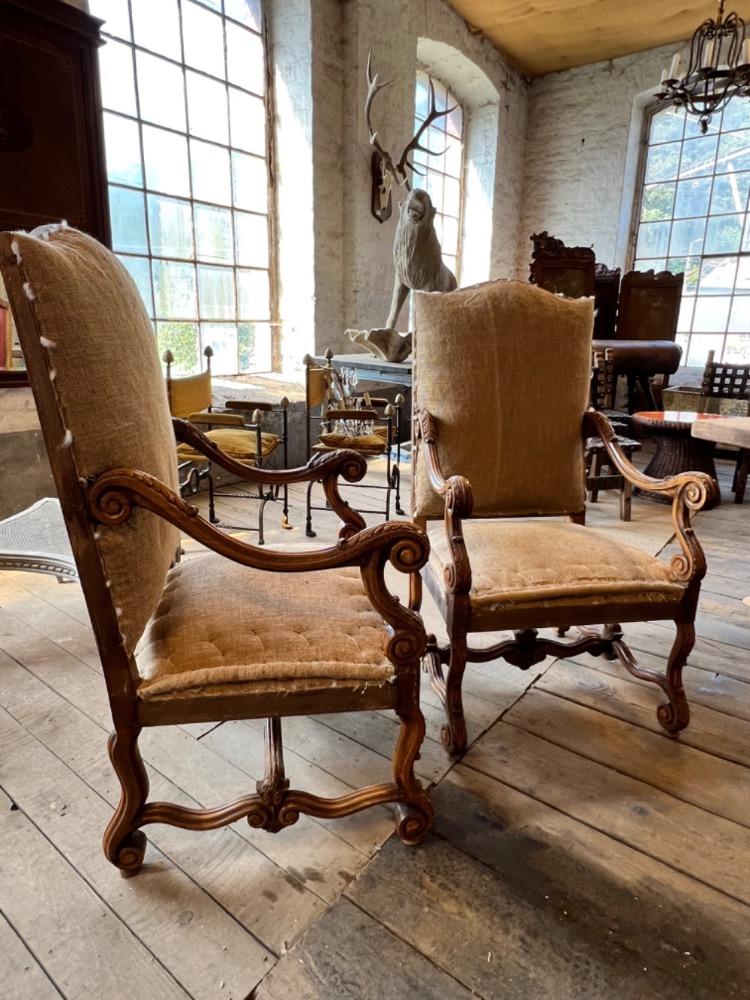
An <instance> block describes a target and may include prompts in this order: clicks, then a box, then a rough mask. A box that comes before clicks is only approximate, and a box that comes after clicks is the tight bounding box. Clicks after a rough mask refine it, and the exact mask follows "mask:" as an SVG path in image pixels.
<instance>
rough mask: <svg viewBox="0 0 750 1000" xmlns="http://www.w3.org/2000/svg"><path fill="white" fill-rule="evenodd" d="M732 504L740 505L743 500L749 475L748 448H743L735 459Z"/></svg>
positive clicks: (749, 454) (749, 459)
mask: <svg viewBox="0 0 750 1000" xmlns="http://www.w3.org/2000/svg"><path fill="white" fill-rule="evenodd" d="M734 475H735V486H734V502H735V503H742V502H743V501H744V499H745V488H746V486H747V477H748V475H750V448H743V449H742V451H741V452H740V454H739V457H738V459H737V468H736V470H735V474H734Z"/></svg>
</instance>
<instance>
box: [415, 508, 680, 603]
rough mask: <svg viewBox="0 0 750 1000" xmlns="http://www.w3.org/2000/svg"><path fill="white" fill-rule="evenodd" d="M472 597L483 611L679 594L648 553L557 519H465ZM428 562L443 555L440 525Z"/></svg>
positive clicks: (438, 561)
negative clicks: (513, 520) (512, 520)
mask: <svg viewBox="0 0 750 1000" xmlns="http://www.w3.org/2000/svg"><path fill="white" fill-rule="evenodd" d="M463 533H464V538H465V540H466V548H467V551H468V554H469V561H470V562H471V569H472V587H471V602H472V605H473V606H477V607H481V608H482V610H484V611H493V610H494V611H506V610H512V609H513V608H524V609H527V608H531V607H551V606H555V607H557V606H558V605H565V606H580V605H581V604H582V603H583V604H592V603H606V604H608V605H611V604H613V603H617V602H619V601H622V602H632V601H654V602H664V601H674V600H679V599H680V597H682V595H683V593H684V589H683V587H682V585H681V584H679V583H675V582H673V581H672V580H671V579H670V576H669V567H668V566H666V565H665V564H664V563H661V562H660V561H659V560H658V559H656V558H655V557H654V556H651V555H649V554H648V553H647V552H642V551H641V550H639V549H635V548H632V547H631V546H629V545H621V544H619V543H618V542H613V541H611V540H610V539H609V538H607V537H605V536H604V535H600V534H599V533H598V532H597V531H594V530H593V529H591V528H586V527H583V526H582V525H578V524H569V523H566V522H560V521H523V522H518V521H516V522H511V521H502V522H498V521H479V520H475V521H464V522H463ZM430 542H431V557H430V568H431V570H432V571H433V572H437V573H439V574H440V575H439V579H441V580H442V572H443V567H444V566H445V565H446V563H447V562H448V561H449V558H450V557H449V550H448V543H447V541H446V538H445V530H444V529H443V530H441V531H439V532H438V531H437V530H434V531H432V532H431V533H430Z"/></svg>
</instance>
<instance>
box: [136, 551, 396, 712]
mask: <svg viewBox="0 0 750 1000" xmlns="http://www.w3.org/2000/svg"><path fill="white" fill-rule="evenodd" d="M387 641H388V630H387V628H386V626H385V624H384V623H383V620H382V618H381V617H380V615H379V614H378V613H377V612H376V611H374V610H373V607H372V604H371V603H370V601H369V600H368V598H367V595H366V593H365V590H364V587H363V585H362V578H361V575H360V572H359V570H358V569H357V568H356V567H344V568H342V569H337V570H325V571H318V572H314V573H266V572H261V571H259V570H253V569H248V568H247V567H245V566H240V565H238V564H237V563H234V562H230V561H229V560H227V559H225V558H223V557H222V556H218V555H215V554H214V553H208V554H206V555H200V556H197V557H195V558H193V559H190V560H187V561H183V562H181V563H179V564H178V565H177V566H175V567H174V568H173V569H172V570H171V571H170V573H169V578H168V581H167V585H166V588H165V590H164V594H163V597H162V599H161V601H160V602H159V606H158V607H157V609H156V612H155V614H154V617H153V619H152V620H151V621H150V622H149V624H148V627H147V628H146V631H145V633H144V634H143V637H142V638H141V641H140V643H139V645H138V650H137V652H136V662H137V665H138V672H139V674H140V675H141V677H142V678H143V680H142V682H141V684H140V685H139V688H138V694H139V697H140V698H143V699H146V698H150V697H153V696H156V695H162V694H165V693H170V692H178V691H186V690H193V689H198V688H205V687H213V686H214V685H226V684H237V685H240V684H246V683H248V682H257V683H263V684H265V685H267V684H268V683H269V682H285V683H286V688H285V689H286V690H292V689H294V690H299V689H300V687H302V686H304V685H305V684H306V683H308V682H309V683H310V684H313V685H317V683H318V682H319V681H320V680H322V679H328V680H329V681H331V682H334V681H336V680H337V679H347V680H351V679H356V680H361V681H362V682H373V683H383V682H384V681H385V680H387V679H388V678H390V677H391V676H392V674H393V667H392V665H391V663H390V661H389V660H388V659H387V658H386V656H385V653H384V650H385V645H386V643H387Z"/></svg>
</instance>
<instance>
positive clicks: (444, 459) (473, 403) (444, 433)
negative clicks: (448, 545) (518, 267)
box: [414, 281, 594, 517]
mask: <svg viewBox="0 0 750 1000" xmlns="http://www.w3.org/2000/svg"><path fill="white" fill-rule="evenodd" d="M593 322H594V303H593V299H591V298H586V299H564V298H562V297H560V296H557V295H553V294H552V293H550V292H547V291H544V290H543V289H541V288H537V287H535V286H534V285H531V284H526V283H524V282H520V281H491V282H487V283H486V284H482V285H475V286H473V287H472V288H463V289H459V290H458V291H455V292H448V293H440V292H420V293H418V294H417V296H416V330H417V332H416V338H415V339H416V351H415V357H416V369H415V370H416V386H415V395H416V405H417V406H418V407H423V408H424V409H426V410H428V411H429V412H430V413H431V414H432V416H433V417H434V419H435V422H436V428H437V441H438V453H439V456H440V461H441V463H442V467H443V472H444V473H445V475H446V477H447V476H451V475H463V476H466V478H467V479H468V480H469V481H470V483H471V485H472V489H473V494H474V513H475V514H477V515H480V516H493V515H497V516H512V515H526V514H529V515H530V514H539V515H545V514H546V515H553V514H565V513H575V512H579V511H581V510H583V507H584V499H585V496H584V473H583V443H582V438H581V427H582V418H583V414H584V412H585V410H586V407H587V404H588V394H589V380H590V374H591V334H592V329H593ZM414 490H415V514H416V515H417V516H418V517H439V516H442V514H443V510H444V504H443V500H442V498H441V497H439V496H437V495H436V494H435V493H434V491H433V490H432V488H431V487H430V484H429V481H428V478H427V474H426V470H425V466H424V462H423V460H422V458H421V457H420V456H419V455H418V456H417V460H416V468H415V484H414Z"/></svg>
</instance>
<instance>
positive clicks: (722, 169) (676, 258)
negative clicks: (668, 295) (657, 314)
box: [635, 98, 750, 366]
mask: <svg viewBox="0 0 750 1000" xmlns="http://www.w3.org/2000/svg"><path fill="white" fill-rule="evenodd" d="M643 170H644V174H643V187H642V191H641V197H640V206H639V216H638V231H637V242H636V249H635V267H636V268H638V269H639V270H645V269H647V268H650V267H653V268H654V269H655V270H664V269H665V268H667V269H668V270H670V271H673V272H678V271H684V273H685V285H684V289H683V299H682V309H681V311H680V319H679V323H678V327H677V330H678V333H677V340H678V341H679V342H680V343H681V344H682V346H683V350H684V352H685V353H684V355H683V363H686V364H689V365H696V366H702V365H703V364H704V362H705V360H706V356H707V354H708V352H709V351H710V350H714V351H715V352H716V357H717V359H718V358H721V359H723V360H724V361H728V362H739V361H748V360H750V215H748V196H749V195H750V101H748V100H743V99H741V98H735V99H734V100H733V101H731V102H730V104H729V105H728V107H727V108H726V110H725V111H724V112H723V114H719V115H714V117H713V120H712V122H711V125H710V126H709V131H708V133H707V134H706V135H704V136H703V135H701V132H700V127H699V124H698V119H697V118H694V117H692V116H690V115H686V114H685V112H684V111H683V110H678V109H673V108H669V109H665V110H662V111H658V112H656V113H655V114H654V115H653V116H652V117H651V119H650V122H649V128H648V141H647V147H646V150H645V163H644V164H643Z"/></svg>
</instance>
